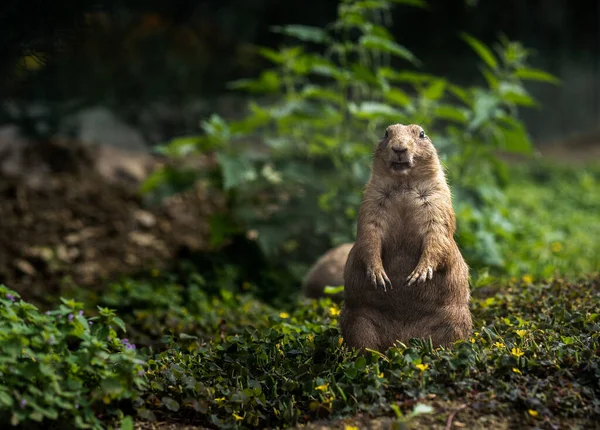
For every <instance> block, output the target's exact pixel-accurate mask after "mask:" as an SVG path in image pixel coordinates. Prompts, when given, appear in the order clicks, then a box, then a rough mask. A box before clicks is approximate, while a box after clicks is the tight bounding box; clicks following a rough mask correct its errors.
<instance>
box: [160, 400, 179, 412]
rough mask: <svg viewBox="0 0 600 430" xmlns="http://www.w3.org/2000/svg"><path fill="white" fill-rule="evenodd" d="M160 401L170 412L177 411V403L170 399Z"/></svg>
mask: <svg viewBox="0 0 600 430" xmlns="http://www.w3.org/2000/svg"><path fill="white" fill-rule="evenodd" d="M160 401H161V403H162V404H163V405H165V406H166V407H167V409H168V410H170V411H173V412H177V411H178V410H179V403H177V402H176V401H175V400H173V399H172V398H170V397H163V398H162V399H160Z"/></svg>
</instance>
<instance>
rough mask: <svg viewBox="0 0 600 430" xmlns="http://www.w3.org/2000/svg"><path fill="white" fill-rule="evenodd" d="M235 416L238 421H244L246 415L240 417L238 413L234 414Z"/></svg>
mask: <svg viewBox="0 0 600 430" xmlns="http://www.w3.org/2000/svg"><path fill="white" fill-rule="evenodd" d="M232 415H233V418H235V420H236V421H242V420H243V419H244V417H240V416H239V415H238V414H232Z"/></svg>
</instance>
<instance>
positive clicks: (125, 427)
mask: <svg viewBox="0 0 600 430" xmlns="http://www.w3.org/2000/svg"><path fill="white" fill-rule="evenodd" d="M121 430H133V418H131V416H129V415H127V416H126V417H125V418H123V419H122V420H121Z"/></svg>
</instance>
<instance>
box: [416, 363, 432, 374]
mask: <svg viewBox="0 0 600 430" xmlns="http://www.w3.org/2000/svg"><path fill="white" fill-rule="evenodd" d="M416 367H417V369H419V370H420V371H421V372H424V371H426V370H427V369H429V364H421V363H419V364H417V366H416Z"/></svg>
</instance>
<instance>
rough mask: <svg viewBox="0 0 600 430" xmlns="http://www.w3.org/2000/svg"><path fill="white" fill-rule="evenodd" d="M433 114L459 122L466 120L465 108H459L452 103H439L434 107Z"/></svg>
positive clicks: (463, 122) (462, 122)
mask: <svg viewBox="0 0 600 430" xmlns="http://www.w3.org/2000/svg"><path fill="white" fill-rule="evenodd" d="M433 112H434V115H435V116H436V117H438V118H441V119H446V120H450V121H454V122H458V123H461V124H465V123H466V122H467V121H468V113H467V111H466V110H465V109H459V108H456V107H454V106H452V105H439V106H437V107H436V108H435V109H434V111H433Z"/></svg>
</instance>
